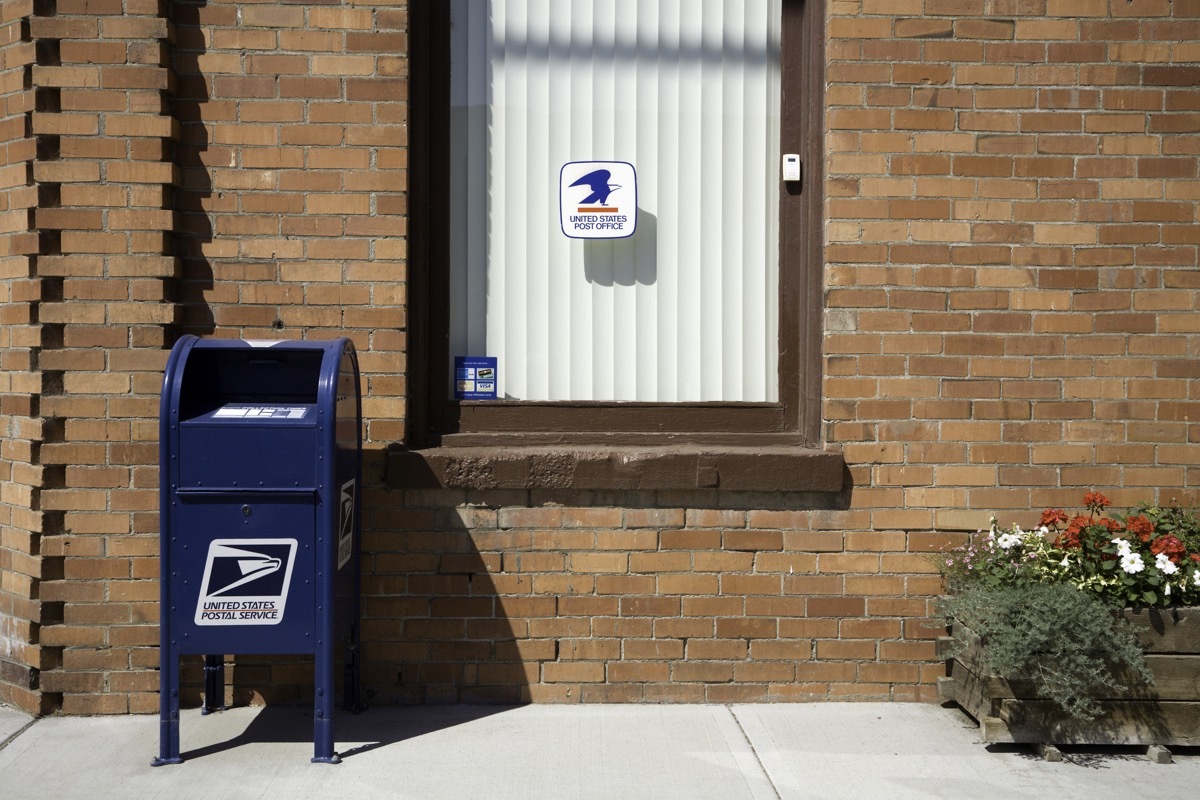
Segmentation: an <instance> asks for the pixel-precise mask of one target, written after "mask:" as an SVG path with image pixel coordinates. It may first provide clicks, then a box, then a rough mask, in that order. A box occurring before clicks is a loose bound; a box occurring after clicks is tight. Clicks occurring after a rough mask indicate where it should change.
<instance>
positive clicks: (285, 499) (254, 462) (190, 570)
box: [154, 335, 362, 765]
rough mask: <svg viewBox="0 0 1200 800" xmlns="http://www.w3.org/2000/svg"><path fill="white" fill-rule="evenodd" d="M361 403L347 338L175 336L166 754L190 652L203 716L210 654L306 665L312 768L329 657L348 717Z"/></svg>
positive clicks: (218, 690) (323, 721)
mask: <svg viewBox="0 0 1200 800" xmlns="http://www.w3.org/2000/svg"><path fill="white" fill-rule="evenodd" d="M361 420H362V401H361V397H360V395H359V382H358V359H357V356H356V354H355V351H354V345H353V344H352V343H351V342H350V340H349V339H345V338H342V339H337V340H335V341H242V340H238V339H232V340H230V339H200V338H198V337H196V336H190V335H188V336H184V337H183V338H181V339H180V340H179V341H178V342H177V343H176V345H175V347H174V348H173V349H172V350H171V354H170V357H169V359H168V361H167V368H166V374H165V376H164V380H163V391H162V405H161V411H160V421H159V426H160V431H159V432H160V440H159V454H160V484H161V485H160V514H161V523H160V528H161V536H162V541H161V549H160V558H161V572H162V585H161V595H160V597H161V604H162V613H161V623H160V624H161V628H162V633H161V670H160V682H161V689H162V696H161V700H160V721H159V725H160V729H159V733H160V741H159V756H158V758H157V759H155V761H154V763H155V765H159V764H176V763H179V762H180V761H181V760H182V759H181V758H180V754H179V658H180V657H181V656H185V655H202V656H205V691H204V709H203V710H204V712H205V713H207V712H208V711H210V710H217V709H219V708H221V707H222V702H223V698H224V673H223V670H224V658H223V655H224V654H278V653H298V654H304V653H311V654H312V655H313V656H314V661H315V672H314V695H315V696H314V705H315V707H314V714H313V717H314V731H313V749H314V757H313V761H318V762H326V763H337V762H338V760H339V759H338V757H337V754H336V753H335V752H334V749H333V698H334V655H335V650H337V649H339V648H340V647H341V646H342V645H343V644H344V646H345V664H346V668H345V680H344V687H343V692H344V698H345V705H346V706H347V707H357V706H358V699H359V680H358V658H357V645H358V618H359V614H358V603H359V600H358V596H359V593H358V585H359V563H358V561H359V555H358V549H359V548H358V544H359V542H358V539H359V534H358V528H359V502H360V500H359V494H360V488H361V483H362V481H361V460H362V458H361V454H362V443H361V434H360V431H361V429H362V424H361Z"/></svg>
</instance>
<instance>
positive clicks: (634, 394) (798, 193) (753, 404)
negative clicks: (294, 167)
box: [408, 0, 840, 480]
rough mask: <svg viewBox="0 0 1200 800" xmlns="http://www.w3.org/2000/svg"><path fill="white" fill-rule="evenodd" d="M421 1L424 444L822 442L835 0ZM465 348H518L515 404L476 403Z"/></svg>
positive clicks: (416, 177) (412, 304)
mask: <svg viewBox="0 0 1200 800" xmlns="http://www.w3.org/2000/svg"><path fill="white" fill-rule="evenodd" d="M409 13H410V43H411V53H410V58H411V79H410V81H411V82H410V103H411V111H412V117H411V120H412V122H411V138H410V153H411V159H410V164H411V170H410V172H411V182H410V192H411V197H412V203H411V204H410V220H409V221H410V228H409V242H410V245H409V263H410V265H411V266H410V275H409V284H410V298H409V309H410V327H409V358H410V364H409V375H410V387H409V392H410V399H411V400H412V402H411V404H410V413H409V423H408V425H409V435H408V440H409V441H408V444H409V445H410V446H411V447H413V448H414V449H420V448H425V447H431V446H438V445H440V446H442V447H453V446H463V447H471V446H481V445H485V444H496V445H501V446H505V447H518V446H520V447H529V446H549V445H551V444H556V445H568V444H570V445H596V444H605V445H620V444H626V443H632V444H637V445H642V446H650V445H655V444H662V445H677V444H680V443H688V444H704V445H705V446H724V445H728V446H730V447H758V448H760V449H761V448H763V447H768V446H774V445H781V446H788V447H791V448H794V449H799V448H802V447H805V446H807V447H812V446H815V445H816V444H817V442H818V440H819V419H820V405H819V401H820V397H819V391H820V374H821V373H820V361H819V359H820V340H819V332H820V328H819V325H820V310H821V306H820V302H821V286H822V283H821V242H822V232H821V231H822V228H821V224H822V217H821V176H822V168H821V158H822V156H821V133H822V124H821V122H822V119H821V115H822V113H823V107H822V86H823V58H824V56H823V35H824V27H823V23H824V17H823V8H822V4H821V3H820V2H816V0H742V2H734V1H733V0H661V2H647V0H571V2H563V1H562V0H453V2H449V3H447V2H442V1H440V0H424V1H422V2H418V1H416V0H414V2H413V3H412V4H411V7H410V12H409ZM783 153H798V154H799V155H800V157H801V162H802V164H803V167H804V170H805V174H804V175H803V179H802V180H801V181H789V182H784V181H782V180H781V157H782V154H783ZM581 162H584V168H585V169H584V171H585V172H587V173H588V174H591V176H592V177H591V180H592V181H593V183H589V182H588V181H587V180H585V179H586V178H587V177H588V175H587V174H585V175H584V176H583V177H582V178H580V179H579V181H578V182H569V181H567V180H565V179H564V175H566V168H567V165H570V164H579V163H581ZM586 162H597V164H596V165H592V164H590V163H586ZM612 164H628V165H630V166H631V167H632V170H633V171H634V173H635V178H634V182H635V185H636V202H634V200H633V198H632V197H630V196H629V195H630V193H629V191H628V190H629V188H630V187H629V186H628V185H627V184H628V183H629V178H628V173H621V174H622V175H623V176H624V177H622V181H617V180H615V179H614V178H613V177H612V175H613V174H616V173H615V172H614V171H613V169H614V168H609V167H611V165H612ZM591 166H597V169H599V168H600V167H605V168H608V171H607V172H605V173H603V175H602V177H603V181H602V182H601V183H599V184H597V185H594V182H595V181H596V180H598V178H596V176H595V174H594V173H595V171H596V170H590V172H589V169H588V168H590V167H591ZM622 169H623V168H622ZM568 189H570V190H571V191H568ZM606 190H607V191H606ZM622 193H623V196H622ZM622 203H624V204H625V205H624V206H621V204H622ZM572 204H577V205H576V206H572ZM630 204H632V205H633V210H632V212H630V211H629V209H630ZM619 206H620V208H618V207H619ZM618 210H619V211H621V212H622V214H621V215H622V216H625V217H628V218H632V220H633V221H634V223H635V227H634V229H633V231H632V234H631V235H629V232H628V231H626V230H622V231H619V233H620V234H621V238H602V239H590V238H573V237H572V236H571V235H570V232H569V231H567V230H566V226H568V225H569V222H568V219H569V218H570V217H571V216H573V215H574V214H576V213H579V214H583V212H596V213H599V212H600V211H607V212H616V211H618ZM578 219H581V220H586V219H602V220H603V221H607V219H605V218H601V217H598V216H590V217H588V216H580V217H579V218H578ZM456 356H492V357H496V358H497V361H498V371H499V378H498V384H499V391H498V398H497V399H496V400H455V399H454V388H455V380H454V379H455V377H456V376H455V372H454V367H453V365H454V361H453V359H454V358H455V357H456ZM810 454H811V452H810ZM838 478H839V480H840V470H839V475H838Z"/></svg>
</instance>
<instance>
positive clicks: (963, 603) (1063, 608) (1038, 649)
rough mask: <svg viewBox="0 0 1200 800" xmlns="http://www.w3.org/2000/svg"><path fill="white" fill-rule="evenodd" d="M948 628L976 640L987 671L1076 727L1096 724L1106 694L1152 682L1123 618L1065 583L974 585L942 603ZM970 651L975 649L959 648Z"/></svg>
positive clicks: (1100, 601) (1090, 596)
mask: <svg viewBox="0 0 1200 800" xmlns="http://www.w3.org/2000/svg"><path fill="white" fill-rule="evenodd" d="M942 613H943V614H944V615H945V616H946V618H947V620H949V621H954V622H957V623H959V625H958V626H956V634H961V628H962V626H965V627H966V628H968V629H969V630H970V631H971V632H972V634H973V637H976V638H977V640H978V644H979V646H980V649H981V652H982V658H983V661H984V663H985V664H986V665H987V666H988V667H989V668H990V669H992V670H993V671H994V672H996V674H998V675H1001V676H1003V677H1005V678H1007V679H1009V680H1029V681H1032V682H1033V683H1034V684H1035V685H1036V686H1037V687H1038V689H1039V690H1040V692H1041V694H1042V695H1043V696H1045V697H1047V698H1048V699H1050V700H1052V701H1054V702H1055V703H1057V704H1058V705H1059V706H1060V707H1061V708H1062V709H1063V710H1064V711H1066V712H1067V713H1068V714H1070V715H1071V716H1073V717H1075V718H1077V719H1083V720H1090V719H1094V718H1095V717H1096V716H1098V715H1099V713H1100V706H1099V704H1098V703H1097V701H1096V698H1097V697H1098V696H1101V694H1102V693H1103V692H1105V691H1111V690H1114V689H1117V688H1119V687H1122V686H1127V685H1128V683H1129V681H1130V680H1137V681H1141V682H1148V681H1149V680H1150V673H1149V671H1148V670H1147V669H1146V664H1145V660H1144V658H1143V656H1142V650H1141V648H1140V647H1139V645H1138V642H1137V637H1136V636H1135V635H1134V633H1133V632H1132V630H1130V629H1129V627H1128V626H1127V625H1126V624H1125V623H1124V622H1123V621H1122V620H1120V619H1119V617H1118V616H1117V614H1116V610H1115V609H1114V608H1113V607H1112V606H1110V605H1107V604H1106V603H1104V602H1103V601H1102V600H1100V599H1098V598H1097V597H1096V596H1094V595H1092V594H1089V593H1087V592H1085V591H1082V590H1080V589H1077V588H1075V587H1074V586H1071V585H1069V584H1065V583H1008V584H1006V585H998V586H984V585H975V586H972V587H970V588H966V589H963V590H962V591H960V592H959V593H958V594H956V595H953V596H951V597H948V598H946V599H945V600H944V601H943V605H942ZM961 644H970V642H966V643H963V642H960V645H961Z"/></svg>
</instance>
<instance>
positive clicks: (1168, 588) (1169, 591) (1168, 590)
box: [1163, 583, 1171, 597]
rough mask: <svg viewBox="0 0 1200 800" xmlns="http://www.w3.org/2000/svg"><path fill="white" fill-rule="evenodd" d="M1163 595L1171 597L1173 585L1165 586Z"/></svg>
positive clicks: (1167, 584)
mask: <svg viewBox="0 0 1200 800" xmlns="http://www.w3.org/2000/svg"><path fill="white" fill-rule="evenodd" d="M1163 594H1165V595H1166V596H1167V597H1170V596H1171V584H1169V583H1166V584H1163Z"/></svg>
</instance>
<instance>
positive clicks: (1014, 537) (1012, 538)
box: [996, 533, 1021, 550]
mask: <svg viewBox="0 0 1200 800" xmlns="http://www.w3.org/2000/svg"><path fill="white" fill-rule="evenodd" d="M1020 543H1021V537H1020V536H1019V535H1018V534H1015V533H1002V534H1000V538H999V539H997V540H996V544H998V545H1000V549H1001V550H1008V549H1009V548H1011V547H1013V546H1014V545H1018V544H1020Z"/></svg>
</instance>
